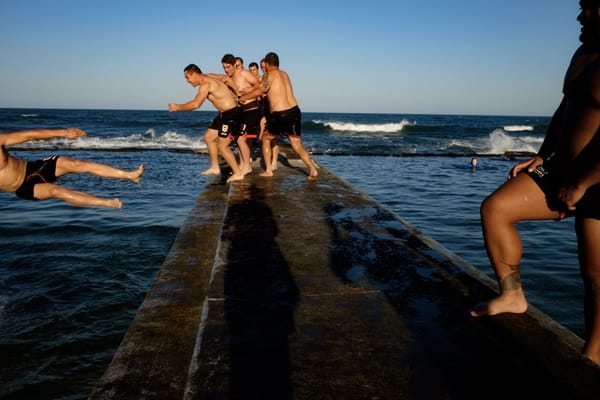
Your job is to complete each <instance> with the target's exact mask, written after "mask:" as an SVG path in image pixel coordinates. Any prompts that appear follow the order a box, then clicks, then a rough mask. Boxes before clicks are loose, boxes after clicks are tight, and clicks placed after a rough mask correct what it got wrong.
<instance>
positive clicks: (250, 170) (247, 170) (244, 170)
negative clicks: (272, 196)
mask: <svg viewBox="0 0 600 400" xmlns="http://www.w3.org/2000/svg"><path fill="white" fill-rule="evenodd" d="M251 172H252V167H248V168H246V169H243V170H242V175H248V174H249V173H251Z"/></svg>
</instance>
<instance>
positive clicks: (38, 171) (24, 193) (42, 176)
mask: <svg viewBox="0 0 600 400" xmlns="http://www.w3.org/2000/svg"><path fill="white" fill-rule="evenodd" d="M58 157H59V156H51V157H47V158H44V159H43V160H37V161H32V162H28V163H27V165H26V167H25V180H24V181H23V183H22V184H21V186H19V188H18V189H17V190H16V191H15V194H16V195H17V196H18V197H20V198H22V199H25V200H39V199H36V198H35V196H34V195H33V187H34V186H35V185H36V184H38V183H53V182H56V180H57V179H58V178H57V177H56V160H58Z"/></svg>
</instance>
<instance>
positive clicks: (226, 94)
mask: <svg viewBox="0 0 600 400" xmlns="http://www.w3.org/2000/svg"><path fill="white" fill-rule="evenodd" d="M183 75H184V77H185V79H186V81H187V82H188V83H189V84H190V85H192V86H193V87H197V86H199V89H198V93H197V94H196V97H194V99H192V100H190V101H188V102H187V103H184V104H175V103H169V111H171V112H175V111H192V110H195V109H197V108H200V107H201V106H202V104H203V103H204V101H205V100H206V99H208V100H209V101H210V102H211V103H212V104H213V105H214V106H215V108H216V109H217V111H219V115H218V116H217V118H215V119H214V120H213V122H212V123H211V125H210V126H209V128H208V129H207V131H206V133H205V135H204V138H205V141H206V146H207V148H208V154H209V156H210V158H211V166H210V168H209V169H207V170H206V171H204V172H202V174H203V175H209V174H220V173H221V169H220V168H219V164H218V159H217V157H218V153H217V150H218V152H219V153H221V156H223V158H224V159H225V161H226V162H227V164H229V166H230V167H231V170H232V171H233V173H232V174H231V176H230V177H229V178H227V182H232V181H240V180H242V179H244V175H243V174H242V172H241V170H240V166H239V165H238V163H237V161H236V159H235V155H234V154H233V152H232V151H231V148H230V144H231V141H232V140H233V139H235V138H236V137H237V136H238V135H239V129H240V120H241V117H242V111H241V109H240V108H239V106H238V104H237V101H236V99H235V98H234V97H233V95H232V93H231V90H229V88H228V86H227V85H226V84H225V83H224V82H223V81H222V80H221V79H219V78H217V77H213V76H211V75H210V74H203V73H202V71H201V70H200V68H199V67H198V66H197V65H195V64H190V65H188V66H187V67H185V68H184V70H183ZM215 140H217V142H216V143H215Z"/></svg>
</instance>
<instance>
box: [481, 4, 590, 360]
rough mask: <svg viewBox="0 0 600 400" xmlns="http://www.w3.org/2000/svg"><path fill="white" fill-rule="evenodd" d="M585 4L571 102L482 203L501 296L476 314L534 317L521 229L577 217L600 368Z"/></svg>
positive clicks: (567, 97)
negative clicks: (530, 153) (529, 154)
mask: <svg viewBox="0 0 600 400" xmlns="http://www.w3.org/2000/svg"><path fill="white" fill-rule="evenodd" d="M579 6H580V12H579V15H578V16H577V20H578V21H579V23H580V24H581V34H580V36H579V40H580V41H581V43H582V44H581V46H579V48H578V49H577V50H576V51H575V53H574V54H573V57H572V58H571V62H570V63H569V67H568V69H567V72H566V74H565V78H564V80H563V98H562V101H561V103H560V104H559V105H558V107H557V108H556V110H555V112H554V115H553V116H552V119H551V121H550V124H549V125H548V131H547V132H546V136H545V138H544V142H543V143H542V145H541V147H540V149H539V151H538V154H537V155H536V156H534V157H532V158H530V159H529V160H526V161H523V162H521V163H518V164H517V165H515V166H514V167H513V169H512V170H511V172H510V174H509V179H508V181H506V182H505V183H503V184H502V185H501V186H500V187H498V188H497V189H496V190H495V191H494V192H493V193H492V194H490V195H489V196H488V197H487V198H486V199H485V200H484V201H483V202H482V203H481V208H480V213H481V225H482V231H483V238H484V242H485V249H486V251H487V254H488V257H489V259H490V263H491V265H492V267H493V268H494V272H495V274H496V278H497V280H498V286H499V289H500V294H499V295H498V296H496V297H494V298H492V299H491V300H489V301H486V302H483V303H479V304H476V305H475V306H474V307H473V308H472V310H471V315H472V316H473V317H481V316H486V315H496V314H501V313H524V312H526V311H527V308H528V302H527V298H526V297H525V291H524V290H523V287H522V284H521V265H520V264H521V256H522V252H523V250H522V242H521V238H520V235H519V231H518V229H517V225H518V223H519V222H521V221H542V220H552V219H560V218H562V217H564V216H565V215H567V213H568V214H574V215H575V233H576V235H577V253H578V256H579V269H580V272H581V276H582V279H583V283H584V290H585V297H584V321H585V328H586V332H585V338H584V339H585V344H584V346H583V350H582V352H583V355H584V356H585V357H587V358H588V359H589V360H591V361H592V362H594V363H596V364H598V365H600V246H598V238H599V237H600V212H599V210H600V203H599V201H598V200H600V106H599V105H600V62H598V60H600V1H598V0H580V1H579ZM523 171H526V173H523V174H522V173H520V172H523ZM544 240H547V238H544Z"/></svg>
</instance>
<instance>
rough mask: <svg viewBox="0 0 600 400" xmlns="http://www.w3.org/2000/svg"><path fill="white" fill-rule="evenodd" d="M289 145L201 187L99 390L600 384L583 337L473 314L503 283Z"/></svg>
mask: <svg viewBox="0 0 600 400" xmlns="http://www.w3.org/2000/svg"><path fill="white" fill-rule="evenodd" d="M287 155H288V158H287V161H285V162H283V163H280V166H279V169H278V170H277V171H276V174H275V176H274V177H272V178H264V177H260V176H258V173H259V172H260V170H261V168H260V166H259V165H258V164H257V163H256V162H255V166H254V173H253V174H251V175H248V176H247V177H246V178H245V179H244V181H242V182H235V183H232V184H225V182H224V180H223V179H222V178H215V181H214V182H212V183H210V184H208V185H207V186H206V187H205V188H204V189H203V190H202V192H201V193H200V195H199V197H198V199H197V202H196V204H195V206H194V207H193V209H192V210H191V212H190V214H189V216H188V218H187V220H186V222H185V224H184V226H182V227H181V230H180V232H179V234H178V236H177V238H176V240H175V242H174V244H173V247H172V249H171V251H170V253H169V254H168V256H167V258H166V260H165V263H164V265H163V267H162V269H161V270H160V271H159V272H158V274H157V276H156V279H155V281H154V283H153V284H152V286H151V288H150V290H149V291H148V293H147V296H146V299H145V300H144V302H143V304H142V305H141V307H140V309H139V311H138V313H137V315H136V317H135V319H134V321H133V322H132V325H131V327H130V328H129V330H128V332H127V334H126V335H125V337H124V339H123V342H122V343H121V345H120V347H119V349H118V350H117V352H116V354H115V356H114V358H113V360H112V362H111V364H110V366H109V367H108V369H107V370H106V372H105V374H104V376H103V377H102V378H101V380H100V381H99V382H98V384H97V385H96V387H95V388H94V389H93V391H92V393H91V394H90V396H89V398H90V399H94V400H96V399H128V400H130V399H160V400H167V399H310V400H316V399H475V398H477V399H507V398H510V399H522V398H528V399H534V398H535V399H537V398H565V399H598V398H600V369H599V368H597V367H596V366H595V365H592V364H591V363H589V362H588V361H586V360H585V359H584V358H583V357H581V355H580V353H581V347H582V344H583V343H582V340H581V339H580V338H579V337H577V336H575V335H574V334H573V333H571V332H570V331H568V330H567V329H565V328H564V327H562V326H561V325H559V324H557V323H556V322H555V321H553V320H551V319H550V318H549V317H548V316H546V315H545V314H543V313H541V312H540V311H539V310H537V309H535V308H534V307H531V308H530V310H529V311H528V312H527V313H525V314H523V315H500V316H496V317H491V318H478V319H474V318H471V317H470V316H469V315H468V309H469V307H470V306H471V305H472V304H474V303H475V302H478V301H480V300H483V299H487V298H490V297H491V296H493V295H494V294H495V287H496V285H495V282H493V281H492V280H491V279H490V278H488V277H486V276H484V275H483V274H481V273H480V272H478V271H477V270H475V269H474V268H473V267H471V266H470V265H468V264H467V263H466V262H465V261H463V260H461V259H460V258H458V257H456V256H455V255H453V254H451V253H449V252H448V251H447V250H445V249H444V248H443V247H442V246H440V245H439V244H438V243H436V242H435V241H433V240H431V239H430V238H428V237H427V236H426V235H424V234H422V233H421V232H419V231H418V230H416V229H415V228H414V227H412V226H411V225H410V224H409V223H408V222H406V221H404V220H403V219H401V218H400V217H398V216H397V215H395V214H394V213H392V212H390V211H389V210H388V209H386V208H385V207H384V206H382V205H381V204H379V203H377V202H375V201H374V200H373V199H371V198H370V197H368V196H367V195H365V194H364V193H362V192H360V191H359V190H357V189H356V188H354V187H352V186H351V185H349V184H347V183H346V182H344V181H343V180H341V179H339V178H338V177H337V176H335V175H334V174H333V173H332V172H330V171H329V170H327V169H326V168H323V167H321V168H320V169H319V171H320V177H319V179H318V180H316V181H309V180H307V177H306V168H305V167H304V165H303V163H302V162H301V161H300V160H298V159H294V158H293V155H292V154H289V153H288V154H287ZM398 190H402V189H401V188H398ZM407 218H408V219H410V216H407Z"/></svg>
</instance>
